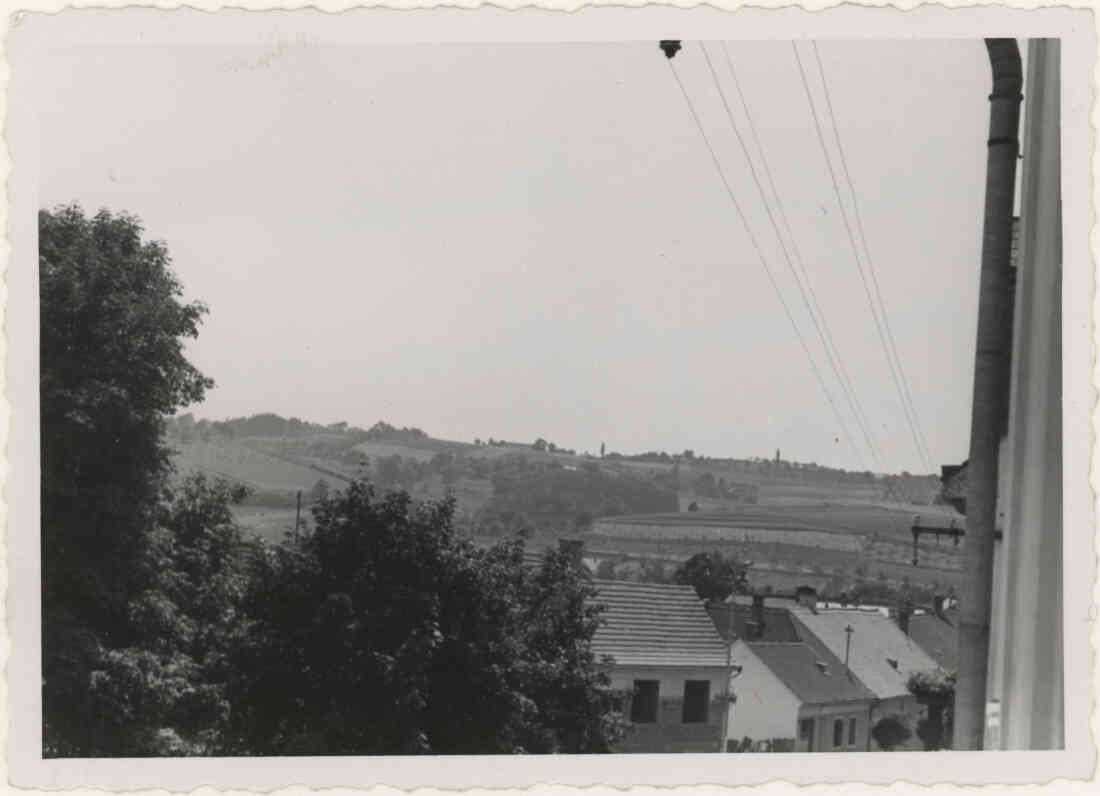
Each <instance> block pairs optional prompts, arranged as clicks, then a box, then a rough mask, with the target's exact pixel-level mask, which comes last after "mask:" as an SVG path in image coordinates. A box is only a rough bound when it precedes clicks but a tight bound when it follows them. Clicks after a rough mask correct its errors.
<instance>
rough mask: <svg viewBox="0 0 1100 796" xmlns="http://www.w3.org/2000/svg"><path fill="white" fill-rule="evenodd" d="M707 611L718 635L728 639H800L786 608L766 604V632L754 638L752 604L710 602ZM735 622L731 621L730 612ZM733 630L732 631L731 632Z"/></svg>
mask: <svg viewBox="0 0 1100 796" xmlns="http://www.w3.org/2000/svg"><path fill="white" fill-rule="evenodd" d="M707 613H708V614H710V618H711V621H712V622H714V628H715V629H716V630H717V631H718V635H720V636H721V637H722V638H724V639H726V640H727V641H733V640H734V639H739V638H740V639H745V640H746V641H798V640H799V638H798V630H797V629H796V628H795V626H794V622H793V621H792V620H791V615H790V612H789V611H788V610H787V609H786V608H773V607H771V606H770V605H765V606H764V632H763V634H762V635H761V636H760V638H759V639H752V638H751V637H750V634H749V623H750V622H752V606H749V605H740V604H737V603H733V604H731V603H710V604H708V605H707ZM731 613H732V614H733V617H732V619H733V623H732V625H731V623H730V618H731V617H730V614H731ZM731 631H732V632H731Z"/></svg>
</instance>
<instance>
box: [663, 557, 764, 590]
mask: <svg viewBox="0 0 1100 796" xmlns="http://www.w3.org/2000/svg"><path fill="white" fill-rule="evenodd" d="M747 574H748V570H747V568H746V566H745V564H743V563H742V562H740V561H738V560H737V559H736V558H735V557H734V556H729V557H727V556H724V555H722V553H720V552H719V551H717V550H715V551H714V552H712V553H696V554H695V555H693V556H692V557H691V558H689V559H688V560H687V561H685V562H684V563H683V564H681V565H680V566H679V567H678V568H677V570H676V574H675V580H676V582H677V583H682V584H684V585H686V586H692V587H694V589H695V593H696V594H698V595H699V597H700V598H701V599H703V600H724V599H726V598H727V597H729V596H730V595H731V594H733V593H735V592H736V593H738V594H743V593H745V592H746V591H748V583H747V581H746V576H747Z"/></svg>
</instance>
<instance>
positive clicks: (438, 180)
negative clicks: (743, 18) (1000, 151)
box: [23, 18, 989, 472]
mask: <svg viewBox="0 0 1100 796" xmlns="http://www.w3.org/2000/svg"><path fill="white" fill-rule="evenodd" d="M329 24H330V25H332V26H338V25H339V24H340V23H339V21H338V20H337V18H330V23H329ZM292 28H293V26H292V25H291V26H290V29H292ZM284 29H285V26H284ZM318 31H320V32H318ZM323 31H324V27H323V26H322V27H317V26H314V27H313V29H312V31H311V33H310V34H309V35H308V36H304V35H303V36H291V35H281V36H280V37H276V38H273V37H272V36H271V35H270V31H269V30H267V29H260V27H259V25H257V29H256V32H255V35H254V37H253V39H252V40H251V41H250V42H248V43H245V44H239V45H230V44H226V43H219V44H206V45H204V44H195V45H189V46H163V45H160V46H128V47H118V46H113V47H108V46H95V45H93V44H87V45H84V46H81V47H79V48H72V47H69V48H65V49H62V50H50V49H49V48H41V49H40V50H38V51H36V52H35V53H34V55H33V67H32V76H31V77H29V78H26V74H27V73H26V72H24V73H23V74H24V77H25V78H26V79H29V80H30V81H31V82H30V85H31V86H32V87H33V94H32V96H34V97H35V105H36V107H37V109H38V111H39V119H38V124H39V128H40V137H39V141H40V153H41V182H40V186H41V188H40V204H41V206H44V207H50V206H53V205H56V204H58V203H63V202H69V201H78V202H80V203H81V204H83V205H84V207H85V208H86V209H87V210H89V211H92V210H95V209H97V208H99V207H101V206H103V207H108V208H111V209H113V210H125V211H128V212H131V213H134V214H136V215H138V216H139V217H140V218H141V219H142V220H143V222H144V224H145V227H146V230H147V233H148V235H149V236H150V237H153V238H157V239H161V240H163V241H164V242H165V243H166V244H167V246H168V248H169V250H170V251H171V253H172V256H173V261H174V268H175V270H176V272H177V274H178V276H179V277H180V279H181V281H182V282H183V284H184V285H185V288H186V293H187V296H188V297H189V298H195V299H201V300H202V301H204V302H206V303H207V304H208V305H209V307H210V314H209V316H208V317H207V318H206V321H205V323H204V325H203V328H202V333H201V337H200V339H199V340H198V341H197V343H195V344H194V345H192V346H191V348H190V351H191V355H192V357H193V359H194V361H195V362H196V363H197V364H198V366H199V367H200V368H201V369H202V370H203V371H204V372H206V373H207V374H208V375H210V376H211V377H213V378H214V379H215V381H216V382H217V386H216V388H215V389H213V390H212V391H211V392H210V393H209V395H208V398H207V400H206V402H205V404H203V405H202V406H200V407H197V409H196V414H197V415H199V416H203V417H209V418H224V417H227V416H237V415H245V414H251V413H254V412H261V411H272V412H277V413H280V414H284V415H296V416H299V417H302V418H304V419H309V420H314V421H319V422H332V421H337V420H346V421H348V422H350V423H353V424H357V425H364V426H367V425H370V424H372V423H373V422H375V421H376V420H378V419H385V420H387V421H389V422H391V423H394V424H397V425H416V426H419V427H421V428H423V429H425V430H426V431H428V432H429V433H430V434H432V435H433V436H438V437H443V438H448V439H461V440H472V439H473V438H475V437H481V438H488V437H490V436H492V437H496V438H504V439H509V440H533V439H534V438H535V437H538V436H542V437H545V438H547V439H550V440H552V441H554V442H556V443H558V444H559V445H563V446H566V447H571V448H577V449H578V450H591V451H595V450H598V449H599V447H600V443H601V442H604V443H606V444H607V447H608V450H620V451H623V452H636V451H643V450H650V449H664V450H669V451H678V450H683V449H684V448H692V449H694V450H695V451H696V452H697V453H702V454H705V455H709V456H770V455H773V454H774V452H775V449H776V448H780V449H781V450H782V453H783V456H784V458H789V459H796V460H800V461H817V462H820V463H827V464H832V465H839V466H847V467H858V468H864V467H868V468H874V469H879V468H881V469H886V470H889V471H894V472H896V471H900V470H902V469H907V470H911V471H914V472H917V471H920V472H924V471H926V468H925V466H924V465H923V464H922V461H921V458H920V457H919V456H918V453H917V449H916V446H915V443H914V441H913V435H912V434H911V433H910V431H909V428H908V426H907V425H906V423H905V417H904V414H903V411H902V405H901V403H900V400H899V397H898V394H897V391H896V389H895V387H894V384H893V382H892V381H891V378H890V370H889V368H888V365H887V361H886V358H885V355H884V353H883V347H882V344H881V342H880V340H879V337H878V335H877V334H876V329H875V324H874V322H873V320H872V315H871V310H870V308H869V305H868V302H867V299H866V296H865V293H864V287H863V285H862V283H861V281H860V278H859V275H858V271H857V267H856V262H855V260H854V258H853V255H852V250H851V247H850V245H849V242H848V237H847V234H846V232H845V227H844V223H843V220H842V217H841V215H840V212H839V209H838V206H837V199H836V196H835V195H834V193H833V186H832V182H831V179H830V175H829V172H828V171H827V169H826V164H825V160H824V158H823V156H822V153H821V150H820V145H819V143H818V140H817V137H816V133H815V129H814V123H813V117H812V116H811V114H810V109H809V106H808V104H807V101H806V97H805V94H804V90H803V87H802V82H801V78H800V76H799V72H798V68H797V65H796V62H795V59H794V53H793V51H792V47H791V44H790V42H787V41H768V42H730V43H729V45H728V51H729V54H730V57H731V60H732V63H733V66H734V68H735V70H736V73H737V76H738V78H739V79H740V82H741V85H742V87H743V89H744V92H745V98H746V100H747V103H748V106H749V110H750V112H751V114H752V119H753V121H754V123H755V125H756V127H757V130H758V132H759V134H760V138H761V139H762V142H763V146H764V150H765V155H766V157H767V158H768V161H769V164H770V165H771V167H772V174H773V177H774V180H775V183H776V185H777V187H778V190H779V193H780V194H781V197H782V201H783V203H784V206H785V209H786V211H787V214H788V218H789V220H790V224H791V227H792V228H793V231H794V239H795V243H796V245H797V247H798V250H799V251H800V252H801V254H802V259H803V261H804V262H805V264H806V268H807V270H808V272H809V274H810V280H811V282H812V285H813V289H814V291H815V292H816V295H817V298H818V300H819V301H820V305H821V308H822V310H823V313H824V315H825V318H826V320H827V323H828V328H829V330H830V332H831V334H832V337H833V339H834V341H835V343H836V346H837V348H838V350H839V352H840V355H841V358H842V361H843V364H844V366H845V368H846V370H847V372H848V374H849V376H850V377H851V380H852V383H853V385H854V387H855V395H856V397H857V399H858V401H859V402H860V404H861V405H862V407H863V410H864V411H865V413H866V416H867V417H868V419H869V424H870V426H871V431H872V434H873V435H874V437H875V440H876V441H877V444H878V446H879V447H880V449H881V451H882V460H881V462H880V465H879V467H875V465H874V462H873V460H872V458H871V456H870V455H869V454H868V452H867V446H866V444H865V442H864V440H863V437H862V435H861V434H859V431H858V426H857V424H856V422H855V420H854V419H853V418H852V414H851V411H850V409H849V407H848V404H847V402H846V401H845V399H844V397H843V394H842V393H841V391H840V389H839V387H838V385H837V382H836V378H835V376H834V375H833V373H832V371H831V370H830V369H829V365H828V362H827V360H826V358H825V356H824V354H823V352H822V348H821V343H820V342H819V340H818V338H817V333H816V331H815V330H814V327H813V326H812V325H811V323H810V321H809V318H808V315H807V314H806V310H805V307H804V306H803V303H802V299H801V297H800V295H799V293H798V291H797V289H796V288H795V284H794V282H793V280H792V278H791V275H790V272H789V271H788V268H787V265H786V261H785V259H784V257H783V255H782V253H781V250H780V248H779V245H778V243H777V240H776V236H775V234H774V232H773V231H772V227H771V225H770V224H769V222H768V217H767V215H766V213H765V211H764V206H763V204H762V202H761V199H760V196H759V195H758V194H757V191H756V188H755V185H754V184H753V181H752V178H751V175H750V172H749V169H748V167H747V166H746V161H745V159H744V157H743V155H742V154H741V150H740V148H739V146H738V144H737V140H736V138H735V137H734V135H733V133H732V131H731V128H730V125H729V121H728V119H727V118H726V116H725V112H724V110H723V108H722V105H721V102H720V100H719V97H718V94H717V90H716V88H715V85H714V82H713V80H712V78H711V75H710V73H709V72H708V71H707V67H706V62H705V61H704V59H703V54H702V50H701V49H700V44H699V42H697V41H688V42H685V47H684V50H683V51H682V52H681V53H680V54H679V55H678V56H677V57H676V59H675V61H674V65H675V67H676V68H677V69H678V70H679V74H680V76H681V78H682V80H683V83H684V85H685V87H686V88H687V90H688V92H689V93H690V95H691V97H692V100H693V101H694V102H695V103H696V106H697V108H698V111H699V114H700V117H701V119H702V122H703V125H704V127H705V129H706V130H707V133H708V135H709V136H710V137H711V140H712V141H713V143H714V146H715V148H716V150H717V151H718V154H719V157H720V158H721V160H722V163H723V167H724V168H725V170H726V175H727V177H728V179H729V182H730V184H731V186H732V187H733V190H734V193H735V195H736V196H737V199H738V201H739V202H740V203H741V205H742V207H743V209H744V210H745V213H746V216H747V218H748V221H749V223H750V225H751V227H752V230H753V235H755V237H756V238H757V239H758V240H759V242H760V244H761V248H762V250H763V253H764V256H765V259H766V260H767V263H768V266H769V267H770V268H771V269H772V270H773V272H774V273H775V275H776V278H777V280H778V284H779V286H780V289H781V291H782V295H783V297H784V300H785V301H786V303H787V305H788V306H789V308H790V310H791V312H792V314H793V315H794V317H795V320H796V323H797V325H798V328H799V330H800V331H801V333H802V335H803V336H804V337H805V339H806V341H807V343H808V344H809V345H810V347H811V350H812V352H813V354H814V357H815V360H816V363H817V367H818V368H819V369H820V370H821V373H822V374H823V376H824V377H825V379H826V383H827V386H828V390H829V392H830V393H831V395H832V397H833V401H834V402H835V403H836V406H837V408H838V409H839V410H840V411H841V412H842V413H843V417H844V422H845V424H846V426H847V428H848V431H849V433H850V436H851V442H849V441H848V440H846V439H845V438H844V435H843V433H842V431H841V427H840V425H839V424H838V422H837V421H836V419H835V416H834V413H833V411H832V410H831V409H830V406H829V403H828V402H827V400H826V398H825V396H824V394H823V392H822V389H821V387H820V385H819V384H818V382H817V380H816V379H815V377H814V375H813V372H812V370H811V369H810V366H809V363H808V360H807V357H806V354H805V352H804V351H803V350H802V348H801V346H800V344H799V342H798V338H797V337H796V336H795V332H794V330H793V329H792V327H791V323H790V322H789V320H788V319H787V317H786V316H785V314H784V312H783V310H782V308H781V306H780V304H779V300H778V299H777V297H776V294H775V291H774V290H773V288H772V286H771V284H770V283H769V281H768V279H767V276H766V274H765V271H764V269H763V266H762V265H761V262H760V259H759V258H758V257H757V255H756V253H755V251H754V249H753V247H752V245H751V244H750V242H749V238H748V237H747V235H746V233H745V230H744V228H743V226H742V224H741V221H740V220H739V218H738V217H737V215H736V213H735V211H734V209H733V207H732V205H731V203H730V200H729V197H728V196H727V194H726V192H725V190H724V188H723V187H722V183H721V180H720V179H719V176H718V173H717V172H716V170H715V167H714V165H713V163H712V162H711V159H710V155H709V154H708V152H707V150H706V148H705V147H704V145H703V142H702V140H701V138H700V136H699V132H698V130H697V129H696V127H695V125H694V122H693V121H692V117H691V115H690V112H689V110H688V108H687V106H686V105H685V102H684V98H683V96H681V94H680V92H679V89H678V87H677V85H676V82H675V80H674V78H673V75H672V73H671V72H670V69H669V64H668V63H667V62H666V59H665V57H664V56H663V55H662V54H661V52H660V50H659V49H658V48H657V45H656V42H649V41H646V42H625V43H624V42H613V43H606V44H599V43H583V44H546V45H540V44H522V45H520V44H513V45H509V44H493V45H471V44H447V45H430V44H423V45H393V46H384V45H379V44H364V45H355V44H352V43H348V42H347V37H346V36H344V37H343V41H341V42H338V43H333V42H331V41H326V38H325V36H324V35H323ZM87 38H88V41H92V40H93V39H92V37H91V36H89V37H87ZM707 46H708V49H709V52H710V54H711V56H712V58H713V59H714V63H715V67H716V69H717V71H718V76H719V78H720V80H721V81H722V87H723V89H724V90H725V91H726V92H727V96H728V98H729V100H730V102H731V103H732V109H733V111H734V114H735V118H736V119H737V121H738V124H739V125H740V126H741V128H742V132H743V134H744V135H746V136H748V129H747V126H746V124H745V120H744V116H743V112H742V111H741V107H740V104H739V101H738V99H737V95H736V92H735V91H734V88H733V83H732V81H731V80H730V74H729V72H728V69H727V65H726V62H725V54H724V52H723V48H722V44H720V43H718V42H714V43H708V45H707ZM819 46H820V54H821V59H822V62H823V64H824V67H825V74H826V77H827V79H828V85H829V89H830V91H831V95H832V101H833V106H834V109H835V112H836V121H837V125H838V128H839V132H840V136H841V140H842V142H843V146H844V149H845V154H846V155H847V158H848V165H849V166H850V169H851V176H852V179H853V182H854V185H855V189H856V193H857V195H858V199H859V209H860V212H861V214H862V220H863V224H864V228H865V229H866V234H867V241H868V245H869V248H870V252H871V257H872V259H873V263H874V267H875V272H876V274H877V277H878V282H879V285H880V287H881V292H882V295H883V298H884V299H885V302H886V307H887V309H888V313H889V323H890V326H891V327H892V330H893V335H894V338H895V340H896V343H897V348H898V351H899V353H900V357H901V361H902V364H903V367H904V371H905V374H906V375H907V377H908V380H909V384H910V387H911V390H912V396H913V399H914V402H915V405H916V412H917V415H918V418H919V422H920V426H921V428H922V430H923V433H924V436H925V437H926V439H927V442H928V447H929V449H930V452H931V461H932V464H933V465H934V466H938V465H939V464H942V463H949V462H959V461H961V460H962V459H964V458H965V457H966V453H967V447H968V439H969V421H970V409H969V404H970V396H971V385H972V368H973V349H974V330H975V325H976V306H977V303H976V302H977V297H976V296H977V276H978V262H979V255H980V243H981V216H982V201H983V182H984V173H985V160H984V157H985V137H986V125H987V123H988V102H987V95H988V93H989V67H988V63H987V60H986V55H985V50H984V47H983V46H982V44H981V42H980V41H978V40H954V41H912V40H910V41H851V42H842V41H822V42H821V43H820V45H819ZM799 52H800V53H801V54H802V59H803V63H804V64H805V66H806V69H807V74H808V77H809V80H810V84H811V89H812V90H813V93H814V96H815V99H816V100H817V101H818V109H819V113H822V114H825V115H824V116H823V122H824V123H825V125H826V133H827V134H828V135H830V136H831V134H832V133H831V126H830V125H831V123H830V121H829V117H828V115H827V111H826V109H825V106H824V104H823V94H822V92H821V77H820V73H819V72H818V70H817V63H816V60H815V59H814V55H813V50H812V48H811V46H810V45H809V44H808V43H806V42H803V43H801V44H800V45H799ZM747 143H748V144H749V146H751V145H752V142H751V138H747ZM830 146H831V147H835V144H833V143H832V142H831V141H830ZM831 151H832V152H833V153H834V157H835V148H834V149H832V150H831ZM837 167H839V162H837ZM756 168H757V170H758V172H759V173H760V175H761V177H762V178H763V177H764V173H763V171H761V165H760V163H759V161H758V160H757V161H756ZM838 176H839V177H840V179H841V188H842V190H843V189H844V187H845V186H844V182H843V174H842V172H838ZM765 186H766V181H765ZM773 212H775V211H774V206H773ZM853 446H854V448H855V449H857V450H858V451H859V453H858V454H857V453H855V452H854V450H853Z"/></svg>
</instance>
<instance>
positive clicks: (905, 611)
mask: <svg viewBox="0 0 1100 796" xmlns="http://www.w3.org/2000/svg"><path fill="white" fill-rule="evenodd" d="M912 612H913V607H912V605H911V604H910V602H909V601H908V600H905V601H903V602H901V603H899V604H898V629H899V630H901V632H902V633H904V634H905V635H907V636H908V635H909V616H910V614H912Z"/></svg>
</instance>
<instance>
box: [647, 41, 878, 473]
mask: <svg viewBox="0 0 1100 796" xmlns="http://www.w3.org/2000/svg"><path fill="white" fill-rule="evenodd" d="M662 48H663V43H662ZM676 49H679V48H676ZM666 54H667V55H668V57H667V59H666V60H667V61H668V66H669V70H670V71H671V72H672V77H673V78H674V79H675V81H676V85H677V86H678V87H679V88H680V93H681V94H682V95H683V97H684V102H685V103H686V104H687V107H688V111H689V112H690V113H691V118H692V119H693V120H694V122H695V127H696V128H697V129H698V131H699V136H700V137H701V138H702V139H703V144H704V145H705V146H706V148H707V151H708V152H709V153H710V158H711V161H712V162H713V163H714V168H715V170H716V171H717V172H718V178H719V179H720V180H721V182H722V187H724V188H725V189H726V195H727V196H729V200H730V203H731V204H732V205H733V208H734V210H735V211H736V212H737V215H738V217H739V218H740V219H741V224H742V226H744V228H745V233H746V234H747V235H748V237H749V241H750V242H751V243H752V247H753V249H754V250H755V252H756V256H757V258H758V259H759V260H760V265H761V266H762V267H763V269H764V273H765V274H766V275H767V277H768V281H769V282H771V285H772V289H773V290H774V291H775V295H776V298H777V299H778V300H779V304H780V306H781V307H782V308H783V313H784V314H785V315H786V316H787V320H788V321H789V322H790V324H791V328H792V329H793V330H794V333H795V337H796V338H797V339H798V342H799V344H800V345H801V346H802V350H803V351H804V352H805V353H806V358H807V360H809V363H810V369H811V370H812V371H813V373H814V376H815V377H816V378H817V383H818V384H819V385H820V387H821V391H822V393H823V394H824V395H825V400H826V401H828V403H829V406H830V408H831V409H832V411H833V415H834V416H835V417H836V421H837V424H838V425H839V426H840V429H841V433H842V434H843V435H844V438H845V439H846V440H847V441H848V444H849V445H850V446H851V447H852V450H853V452H854V453H855V454H856V456H857V457H858V458H860V459H862V456H861V455H860V453H859V449H858V448H857V447H856V445H855V443H854V442H853V441H852V435H851V433H849V431H848V427H847V425H846V424H845V422H844V417H843V416H842V415H841V413H840V410H839V409H837V405H836V402H835V401H834V400H833V396H832V394H831V393H830V392H829V388H828V386H827V385H826V384H825V379H824V378H823V377H822V375H821V371H820V370H819V369H818V367H817V363H816V362H815V361H814V357H813V353H812V352H811V351H810V348H809V346H808V345H806V340H805V338H804V337H803V336H802V332H801V331H800V330H799V328H798V324H797V323H795V320H794V316H793V315H792V314H791V310H790V307H788V306H787V302H786V300H784V298H783V293H782V292H781V291H780V289H779V283H778V282H776V280H775V275H774V274H773V273H772V270H771V267H770V266H769V265H768V261H767V259H766V258H765V257H764V252H763V250H762V249H761V248H760V243H759V242H758V241H757V239H756V236H755V235H754V234H753V231H752V227H750V226H749V221H748V219H747V218H746V217H745V213H744V211H743V210H742V209H741V204H740V203H739V202H738V201H737V197H736V196H735V195H734V193H733V189H732V188H731V187H730V184H729V180H728V179H727V178H726V173H725V170H724V169H723V168H722V163H721V161H720V160H719V159H718V155H717V153H716V152H715V150H714V147H713V146H712V145H711V142H710V138H709V137H708V136H707V132H706V129H705V128H704V127H703V122H702V120H701V119H700V118H699V114H698V112H697V111H696V110H695V104H694V103H693V102H692V101H691V95H689V94H688V91H687V89H686V88H685V87H684V83H683V81H682V80H681V79H680V73H679V72H678V71H677V70H676V66H675V65H674V64H673V63H672V57H673V55H675V51H673V53H672V54H668V53H667V51H666Z"/></svg>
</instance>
